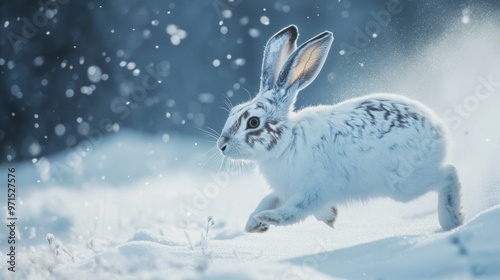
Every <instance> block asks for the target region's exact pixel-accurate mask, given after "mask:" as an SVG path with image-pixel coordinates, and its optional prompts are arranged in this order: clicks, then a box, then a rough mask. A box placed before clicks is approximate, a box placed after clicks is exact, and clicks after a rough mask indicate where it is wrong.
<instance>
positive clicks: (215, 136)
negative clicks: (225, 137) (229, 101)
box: [197, 127, 220, 140]
mask: <svg viewBox="0 0 500 280" xmlns="http://www.w3.org/2000/svg"><path fill="white" fill-rule="evenodd" d="M197 129H198V130H200V131H201V132H203V134H204V135H205V136H209V137H210V138H213V139H215V140H217V139H219V136H220V135H219V133H217V132H215V130H213V129H211V130H212V131H210V130H206V129H203V128H201V127H197Z"/></svg>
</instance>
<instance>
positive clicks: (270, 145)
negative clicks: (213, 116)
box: [217, 25, 333, 160]
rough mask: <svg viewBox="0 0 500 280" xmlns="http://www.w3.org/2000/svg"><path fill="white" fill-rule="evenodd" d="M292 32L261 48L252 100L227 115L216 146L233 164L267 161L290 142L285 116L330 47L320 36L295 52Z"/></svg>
mask: <svg viewBox="0 0 500 280" xmlns="http://www.w3.org/2000/svg"><path fill="white" fill-rule="evenodd" d="M297 37H298V31H297V27H296V26H294V25H291V26H289V27H287V28H285V29H283V30H281V31H280V32H278V33H276V34H275V35H274V36H273V37H271V39H269V41H268V42H267V45H266V48H265V51H264V61H263V63H262V76H261V79H260V90H259V93H258V94H257V96H256V97H255V98H254V99H252V100H250V101H248V102H246V103H243V104H240V105H237V106H235V107H234V108H232V109H231V111H230V112H229V117H228V119H227V121H226V124H225V125H224V128H223V130H222V133H221V136H220V138H219V140H218V141H217V145H218V147H219V149H220V150H221V152H222V153H223V154H224V155H225V156H227V157H230V158H235V159H250V160H258V159H268V158H271V157H272V156H273V155H275V154H276V153H279V152H280V151H281V152H282V151H283V149H284V148H286V147H287V146H288V145H289V144H290V142H289V140H290V136H291V131H290V128H291V124H290V123H289V120H288V115H289V113H290V112H291V111H293V106H294V103H295V100H296V96H297V93H298V91H299V90H301V89H303V88H305V87H306V86H308V85H309V84H310V83H311V82H312V81H313V80H314V79H315V78H316V76H317V75H318V73H319V71H320V70H321V68H322V67H323V64H324V62H325V60H326V56H327V54H328V51H329V49H330V46H331V44H332V41H333V35H332V33H331V32H328V31H325V32H323V33H321V34H319V35H317V36H316V37H314V38H312V39H310V40H309V41H307V42H305V43H304V44H302V45H301V46H300V47H298V48H297V44H296V41H297Z"/></svg>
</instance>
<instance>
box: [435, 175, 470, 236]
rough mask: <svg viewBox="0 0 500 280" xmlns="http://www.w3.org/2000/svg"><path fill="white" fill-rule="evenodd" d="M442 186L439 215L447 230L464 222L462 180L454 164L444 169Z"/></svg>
mask: <svg viewBox="0 0 500 280" xmlns="http://www.w3.org/2000/svg"><path fill="white" fill-rule="evenodd" d="M442 171H443V175H444V178H443V182H442V183H441V184H442V186H443V187H442V188H441V189H440V190H439V191H438V216H439V223H440V224H441V227H442V228H443V229H445V230H450V229H452V228H455V227H458V226H459V225H461V224H462V223H463V219H464V217H463V214H462V212H461V208H462V206H461V203H460V189H461V186H460V181H459V180H458V175H457V170H456V169H455V167H454V166H453V165H448V166H446V167H444V168H443V169H442Z"/></svg>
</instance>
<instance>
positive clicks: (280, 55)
mask: <svg viewBox="0 0 500 280" xmlns="http://www.w3.org/2000/svg"><path fill="white" fill-rule="evenodd" d="M298 35H299V33H298V31H297V27H296V26H295V25H290V26H288V27H286V28H284V29H282V30H281V31H279V32H278V33H276V34H275V35H274V36H273V37H271V39H269V41H268V42H267V44H266V49H265V50H264V60H263V62H262V76H261V77H260V91H259V92H261V93H263V92H265V91H267V90H269V89H271V88H273V87H274V84H275V83H276V79H277V78H278V75H279V72H280V71H281V68H282V67H283V65H284V64H285V62H286V60H287V59H288V57H289V56H290V54H291V53H292V52H293V51H294V50H295V49H296V48H297V43H296V41H297V37H298Z"/></svg>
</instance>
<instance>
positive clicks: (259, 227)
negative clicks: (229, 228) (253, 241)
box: [245, 217, 269, 233]
mask: <svg viewBox="0 0 500 280" xmlns="http://www.w3.org/2000/svg"><path fill="white" fill-rule="evenodd" d="M268 229H269V225H268V224H266V223H263V222H261V221H259V220H257V219H255V218H253V217H250V219H248V222H247V225H246V226H245V231H246V232H260V233H263V232H266V231H267V230H268Z"/></svg>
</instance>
